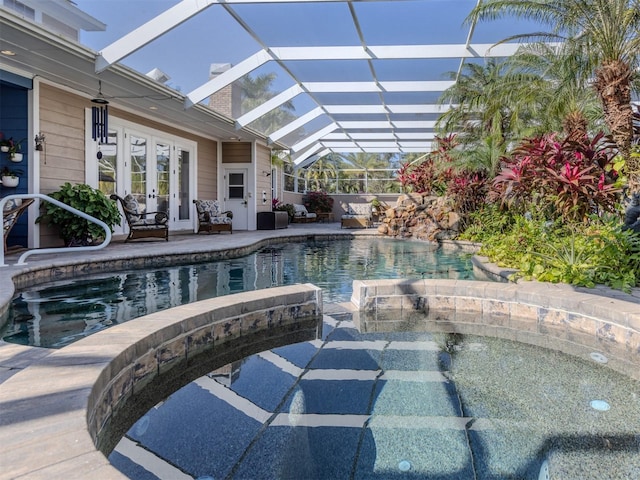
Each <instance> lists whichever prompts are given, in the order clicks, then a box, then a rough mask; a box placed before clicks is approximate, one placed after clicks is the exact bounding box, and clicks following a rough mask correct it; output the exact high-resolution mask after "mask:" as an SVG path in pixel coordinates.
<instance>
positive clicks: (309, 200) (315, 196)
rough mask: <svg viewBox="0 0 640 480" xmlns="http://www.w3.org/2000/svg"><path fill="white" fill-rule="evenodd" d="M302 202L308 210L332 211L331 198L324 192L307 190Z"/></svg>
mask: <svg viewBox="0 0 640 480" xmlns="http://www.w3.org/2000/svg"><path fill="white" fill-rule="evenodd" d="M303 203H304V206H305V207H307V210H308V211H310V212H315V213H330V212H332V211H333V198H332V197H330V196H329V195H327V193H326V192H308V193H307V194H306V195H305V197H304V199H303Z"/></svg>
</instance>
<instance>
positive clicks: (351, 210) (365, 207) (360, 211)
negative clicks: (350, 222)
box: [347, 203, 373, 217]
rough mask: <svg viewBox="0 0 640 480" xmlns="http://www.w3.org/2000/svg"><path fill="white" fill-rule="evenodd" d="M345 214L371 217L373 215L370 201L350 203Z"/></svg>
mask: <svg viewBox="0 0 640 480" xmlns="http://www.w3.org/2000/svg"><path fill="white" fill-rule="evenodd" d="M347 215H357V216H364V217H371V216H372V215H373V207H372V206H371V204H370V203H350V204H349V205H348V211H347Z"/></svg>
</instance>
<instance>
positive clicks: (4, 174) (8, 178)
mask: <svg viewBox="0 0 640 480" xmlns="http://www.w3.org/2000/svg"><path fill="white" fill-rule="evenodd" d="M21 174H22V171H21V170H11V169H10V168H9V167H4V168H3V169H2V171H1V172H0V181H1V182H2V186H3V187H10V188H14V187H17V186H18V183H20V177H19V176H18V175H21Z"/></svg>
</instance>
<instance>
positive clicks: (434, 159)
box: [398, 135, 457, 195]
mask: <svg viewBox="0 0 640 480" xmlns="http://www.w3.org/2000/svg"><path fill="white" fill-rule="evenodd" d="M434 142H435V144H436V148H435V149H434V150H433V151H432V152H430V153H429V154H427V155H426V157H425V158H424V160H423V161H422V162H420V163H411V162H409V163H404V164H402V165H401V166H400V168H399V169H398V180H400V183H401V184H402V188H403V190H405V191H407V190H408V191H411V192H415V193H424V194H427V195H442V194H443V193H444V192H445V191H446V189H447V183H448V182H449V180H450V179H451V171H452V168H451V163H452V158H451V155H450V154H449V152H450V151H451V150H453V149H454V148H455V147H456V145H457V142H456V140H455V135H448V136H446V137H436V138H435V140H434Z"/></svg>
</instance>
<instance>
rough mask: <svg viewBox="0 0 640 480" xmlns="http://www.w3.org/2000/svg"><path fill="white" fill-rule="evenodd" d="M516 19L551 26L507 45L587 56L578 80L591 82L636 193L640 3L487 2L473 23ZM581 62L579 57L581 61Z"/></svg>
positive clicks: (583, 0)
mask: <svg viewBox="0 0 640 480" xmlns="http://www.w3.org/2000/svg"><path fill="white" fill-rule="evenodd" d="M507 16H508V17H516V18H522V19H527V20H533V21H536V22H538V23H540V24H542V25H548V26H549V28H550V31H548V32H533V33H523V34H518V35H513V36H511V37H509V38H506V39H504V40H502V41H501V43H503V42H507V41H511V40H516V39H519V40H530V39H534V40H541V41H545V42H546V41H555V42H558V41H559V42H563V43H564V44H565V46H564V48H565V49H566V51H567V52H579V53H583V54H584V57H583V58H584V63H581V64H580V65H577V70H576V72H575V74H576V75H577V76H579V77H581V78H582V79H591V80H592V81H593V86H594V88H595V90H596V92H597V95H598V97H599V99H600V101H601V103H602V107H603V110H604V116H605V122H606V124H607V126H608V128H609V130H610V133H611V136H612V137H613V139H614V141H615V142H616V144H617V146H618V150H619V151H620V154H621V155H622V156H623V157H624V158H625V159H626V160H627V173H628V174H629V183H630V186H631V188H632V190H634V191H635V190H636V188H637V187H638V186H640V161H638V160H637V159H632V158H631V157H630V156H629V153H630V150H631V142H632V138H633V125H632V109H631V86H632V82H633V81H634V77H636V73H635V72H636V71H637V67H638V62H639V56H640V0H539V1H533V0H487V1H486V2H484V3H483V2H480V3H479V4H478V5H477V6H476V7H475V8H474V9H473V10H472V12H471V13H470V14H469V16H468V17H467V22H469V23H472V24H473V23H475V22H476V21H478V20H493V19H497V18H501V17H507ZM576 56H577V55H576Z"/></svg>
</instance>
